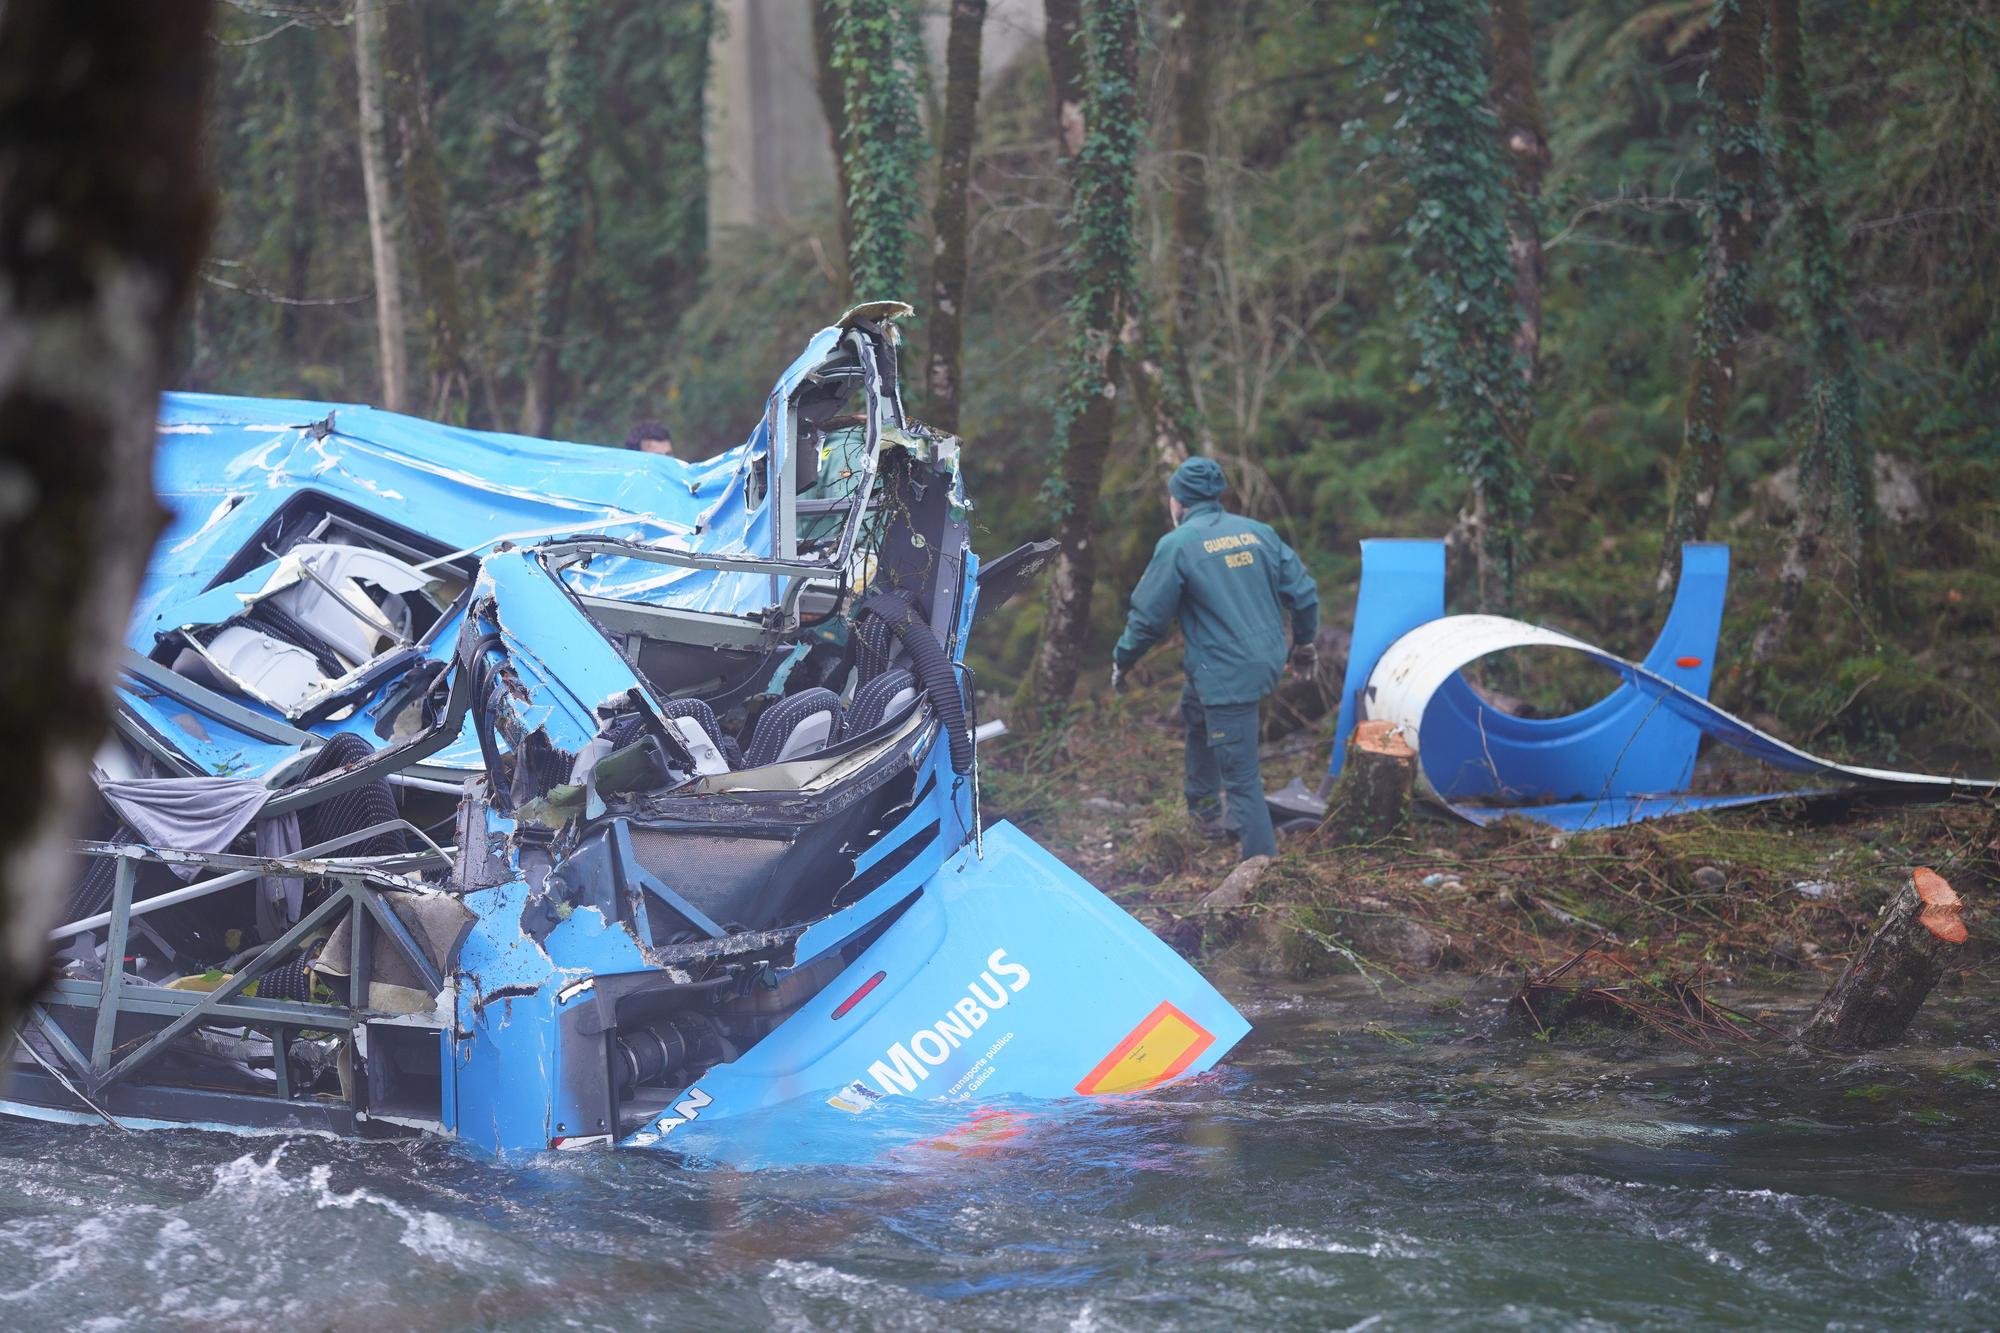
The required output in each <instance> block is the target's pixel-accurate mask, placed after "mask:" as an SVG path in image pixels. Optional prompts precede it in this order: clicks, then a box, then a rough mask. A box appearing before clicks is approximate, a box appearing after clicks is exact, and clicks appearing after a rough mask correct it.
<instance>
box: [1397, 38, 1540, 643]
mask: <svg viewBox="0 0 2000 1333" xmlns="http://www.w3.org/2000/svg"><path fill="white" fill-rule="evenodd" d="M1486 21H1487V13H1486V6H1485V4H1484V3H1482V2H1481V0H1406V3H1404V4H1402V5H1401V6H1399V7H1398V8H1397V10H1396V20H1395V22H1396V26H1395V32H1394V35H1393V38H1392V40H1391V42H1390V47H1389V57H1388V74H1389V78H1390V81H1391V83H1392V84H1393V85H1394V89H1395V91H1396V92H1397V93H1398V94H1399V95H1400V96H1401V98H1402V103H1403V108H1404V109H1403V115H1402V120H1401V122H1400V124H1401V126H1402V129H1403V133H1402V136H1401V139H1400V144H1399V147H1400V151H1401V154H1402V157H1403V159H1404V163H1405V168H1406V173H1407V175H1408V178H1409V181H1410V184H1411V186H1412V190H1413V193H1414V194H1415V196H1416V208H1415V210H1414V211H1413V212H1412V214H1411V215H1410V220H1409V222H1408V223H1407V231H1408V235H1409V244H1408V247H1407V249H1406V251H1405V254H1406V257H1407V258H1409V259H1410V260H1411V261H1412V262H1413V263H1414V265H1415V267H1416V269H1417V272H1418V274H1419V275H1420V282H1419V287H1418V293H1419V295H1418V300H1419V313H1418V316H1417V323H1416V337H1417V344H1418V348H1419V353H1420V356H1421V367H1422V369H1421V378H1422V380H1423V381H1424V382H1426V383H1428V384H1429V386H1430V387H1431V389H1432V391H1433V392H1434V393H1436V395H1437V400H1438V406H1439V407H1440V408H1441V409H1442V410H1443V412H1444V415H1445V423H1446V435H1445V438H1446V440H1447V442H1448V443H1449V445H1450V446H1451V449H1452V451H1453V452H1454V453H1455V454H1456V455H1457V456H1458V458H1459V460H1460V463H1461V466H1463V467H1464V469H1465V471H1466V473H1467V475H1468V476H1469V477H1470V478H1471V482H1472V497H1471V498H1472V505H1471V509H1472V527H1473V540H1474V557H1475V563H1476V565H1477V568H1478V581H1479V606H1480V609H1481V610H1485V611H1495V612H1505V611H1508V610H1510V609H1511V608H1512V606H1513V603H1514V585H1515V580H1516V576H1517V572H1518V566H1519V562H1520V541H1521V530H1522V528H1523V527H1524V526H1525V525H1526V523H1527V520H1528V516H1529V502H1530V497H1531V491H1530V486H1529V480H1528V470H1527V467H1526V465H1525V464H1524V462H1523V455H1524V454H1525V452H1526V450H1527V441H1528V432H1529V428H1530V426H1531V424H1532V419H1533V400H1532V398H1531V397H1530V395H1529V390H1528V382H1527V379H1526V377H1525V375H1524V374H1523V368H1522V366H1521V364H1520V361H1519V357H1518V356H1517V354H1516V352H1515V342H1514V339H1515V335H1516V333H1517V332H1518V330H1519V318H1518V314H1517V310H1518V307H1517V304H1516V302H1517V296H1516V291H1515V286H1514V278H1515V270H1514V261H1513V254H1512V250H1511V244H1510V241H1511V238H1510V237H1509V235H1508V231H1507V210H1508V199H1509V194H1510V191H1509V186H1508V181H1509V177H1510V172H1509V170H1508V167H1507V164H1506V161H1505V160H1504V158H1503V157H1502V154H1501V145H1500V135H1499V132H1498V129H1497V126H1496V123H1495V118H1494V115H1493V112H1492V110H1491V109H1490V108H1489V107H1488V105H1487V95H1488V92H1489V91H1490V84H1489V81H1488V77H1487V72H1486V65H1487V30H1486Z"/></svg>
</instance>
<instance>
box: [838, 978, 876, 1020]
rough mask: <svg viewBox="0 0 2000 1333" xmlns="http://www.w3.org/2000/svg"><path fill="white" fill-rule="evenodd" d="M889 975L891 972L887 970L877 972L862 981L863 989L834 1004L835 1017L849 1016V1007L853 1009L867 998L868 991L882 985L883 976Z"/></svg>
mask: <svg viewBox="0 0 2000 1333" xmlns="http://www.w3.org/2000/svg"><path fill="white" fill-rule="evenodd" d="M888 975H889V974H888V973H887V972H877V973H876V974H875V975H874V976H872V977H870V978H868V980H866V981H864V982H862V983H861V989H859V990H857V991H855V992H854V994H852V995H850V996H848V997H847V998H846V999H844V1000H842V1001H841V1002H840V1003H839V1004H837V1005H835V1006H834V1010H833V1016H834V1017H835V1018H845V1017H846V1016H847V1011H848V1010H849V1009H852V1008H853V1007H854V1006H855V1005H857V1004H860V1003H861V1002H862V1001H863V1000H865V999H867V998H868V992H869V991H872V990H874V989H875V988H876V987H877V986H879V985H881V984H882V978H883V977H886V976H888Z"/></svg>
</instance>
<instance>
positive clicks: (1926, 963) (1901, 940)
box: [1799, 870, 1967, 1050]
mask: <svg viewBox="0 0 2000 1333" xmlns="http://www.w3.org/2000/svg"><path fill="white" fill-rule="evenodd" d="M1963 910H1964V905H1963V904H1962V903H1961V902H1960V900H1959V896H1958V895H1957V894H1956V893H1954V892H1953V891H1952V887H1951V885H1949V884H1947V883H1945V881H1944V877H1943V876H1941V875H1939V874H1937V873H1936V872H1934V871H1930V870H1918V871H1916V872H1914V873H1913V874H1912V875H1911V876H1910V883H1909V884H1908V885H1906V886H1905V887H1904V888H1903V889H1902V891H1901V892H1899V893H1898V894H1897V895H1896V896H1895V897H1894V898H1893V899H1891V900H1890V902H1889V905H1888V906H1887V907H1885V908H1884V909H1883V911H1882V919H1881V923H1880V924H1879V925H1877V926H1876V927H1875V933H1874V934H1872V935H1870V936H1869V937H1868V943H1867V944H1865V945H1863V946H1862V949H1861V952H1860V953H1859V954H1856V955H1855V958H1854V961H1853V962H1851V963H1849V964H1848V965H1847V971H1845V972H1843V973H1842V974H1841V976H1840V980H1838V981H1836V982H1834V983H1833V986H1832V988H1831V989H1830V990H1828V991H1827V993H1826V998H1825V999H1823V1000H1821V1001H1820V1002H1819V1008H1817V1009H1815V1010H1814V1011H1813V1016H1812V1017H1811V1018H1810V1019H1808V1020H1807V1021H1806V1025H1805V1028H1804V1030H1803V1031H1802V1032H1800V1034H1799V1037H1800V1040H1802V1041H1805V1042H1807V1043H1809V1044H1811V1045H1814V1046H1826V1047H1831V1048H1835V1049H1850V1050H1852V1049H1865V1048H1868V1047H1873V1046H1885V1045H1887V1044H1888V1043H1890V1042H1892V1041H1895V1040H1896V1039H1897V1038H1898V1037H1901V1036H1902V1035H1903V1033H1904V1032H1906V1031H1907V1030H1908V1029H1909V1026H1910V1022H1911V1020H1912V1019H1914V1018H1915V1017H1916V1016H1917V1010H1918V1009H1919V1008H1921V1007H1922V1006H1923V1003H1924V1000H1925V998H1926V997H1928V996H1929V995H1930V993H1931V989H1932V988H1933V987H1934V986H1936V985H1937V983H1938V979H1939V978H1940V977H1942V976H1943V975H1944V969H1945V966H1946V964H1948V963H1949V962H1950V961H1951V960H1952V958H1953V956H1954V955H1955V954H1956V953H1958V952H1959V946H1960V945H1962V944H1964V943H1965V941H1966V938H1967V931H1966V928H1965V921H1964V919H1963V916H1962V912H1963Z"/></svg>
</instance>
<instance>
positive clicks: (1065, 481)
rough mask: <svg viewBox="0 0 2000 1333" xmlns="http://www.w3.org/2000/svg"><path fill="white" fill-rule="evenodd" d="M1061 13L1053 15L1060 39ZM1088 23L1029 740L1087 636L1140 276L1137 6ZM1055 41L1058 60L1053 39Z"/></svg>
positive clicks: (1028, 702) (1097, 14) (1066, 693)
mask: <svg viewBox="0 0 2000 1333" xmlns="http://www.w3.org/2000/svg"><path fill="white" fill-rule="evenodd" d="M1061 3H1062V0H1056V3H1051V4H1050V6H1049V9H1050V14H1049V19H1050V29H1051V33H1052V34H1053V30H1054V27H1055V22H1056V19H1057V14H1056V12H1055V11H1056V10H1057V9H1058V8H1059V7H1060V5H1061ZM1082 22H1083V36H1084V43H1085V52H1086V55H1087V59H1088V61H1089V77H1088V79H1087V81H1084V82H1085V86H1086V88H1087V92H1086V95H1085V101H1084V103H1083V105H1082V107H1081V119H1080V121H1078V122H1077V124H1078V128H1079V129H1080V130H1081V131H1082V134H1081V138H1080V140H1079V141H1078V147H1077V149H1076V151H1075V152H1074V153H1073V154H1070V153H1068V152H1067V150H1066V151H1065V155H1066V156H1068V157H1069V160H1070V162H1071V201H1070V216H1069V232H1070V238H1069V245H1070V251H1069V264H1070V269H1071V271H1072V273H1073V274H1074V278H1075V283H1076V290H1075V294H1074V295H1073V296H1072V297H1071V298H1070V302H1069V312H1068V313H1069V328H1070V332H1069V342H1068V346H1067V349H1066V352H1065V355H1066V357H1067V360H1068V365H1067V366H1066V367H1065V375H1064V383H1063V390H1062V398H1061V401H1060V402H1059V404H1058V406H1057V414H1056V450H1057V455H1056V459H1055V467H1054V469H1053V473H1054V475H1053V476H1052V477H1051V479H1050V483H1049V485H1048V486H1047V487H1046V494H1047V496H1048V499H1049V501H1050V505H1051V508H1052V509H1053V510H1054V512H1055V513H1056V514H1057V515H1058V516H1059V520H1058V527H1057V536H1058V537H1059V538H1060V540H1061V541H1062V551H1061V554H1060V555H1058V556H1057V558H1056V567H1055V572H1054V574H1053V575H1052V576H1051V578H1050V579H1049V591H1048V600H1047V609H1046V612H1045V614H1044V616H1043V619H1042V634H1041V642H1040V643H1039V645H1038V646H1037V648H1036V651H1035V659H1034V663H1033V665H1032V666H1031V667H1030V669H1029V673H1028V677H1027V679H1026V680H1025V681H1023V682H1022V684H1021V691H1020V695H1019V697H1018V699H1017V701H1016V702H1017V706H1016V708H1015V710H1014V715H1015V720H1016V722H1017V724H1018V725H1020V726H1021V727H1022V728H1023V729H1024V730H1029V731H1032V730H1038V729H1040V728H1042V727H1044V726H1046V725H1048V724H1050V723H1051V722H1053V721H1054V720H1055V719H1056V718H1058V717H1060V716H1061V713H1062V710H1063V709H1064V708H1065V707H1066V706H1067V705H1068V702H1069V697H1070V694H1071V692H1072V691H1073V690H1074V689H1075V688H1076V678H1077V674H1078V671H1079V669H1080V665H1081V660H1082V655H1083V649H1084V644H1085V642H1086V640H1087V639H1088V637H1089V632H1090V606H1091V592H1092V585H1093V583H1094V582H1095V580H1096V575H1097V551H1096V548H1095V544H1094V543H1095V540H1096V528H1097V504H1098V492H1099V489H1100V487H1101V486H1102V484H1103V480H1104V464H1105V459H1106V458H1107V457H1108V456H1109V454H1110V452H1111V431H1112V426H1113V424H1114V422H1115V420H1116V409H1117V381H1118V375H1119V370H1120V366H1119V362H1120V359H1121V356H1122V353H1121V350H1120V341H1119V338H1120V332H1121V329H1120V325H1121V322H1122V321H1123V320H1124V319H1125V318H1126V316H1127V314H1128V313H1129V312H1130V310H1131V309H1132V293H1133V288H1134V283H1135V281H1136V274H1137V266H1138V254H1137V249H1138V246H1137V238H1136V237H1135V236H1134V234H1133V203H1134V192H1135V182H1134V168H1135V166H1136V163H1137V161H1138V155H1139V141H1140V138H1141V137H1142V135H1143V133H1144V126H1143V124H1142V122H1141V119H1140V113H1139V95H1138V66H1139V14H1138V6H1137V3H1136V0H1086V2H1085V4H1084V6H1083V11H1082ZM1049 40H1050V43H1051V54H1052V55H1053V53H1054V43H1055V41H1056V39H1055V37H1054V36H1053V35H1051V37H1050V39H1049ZM1064 86H1065V84H1064V83H1063V82H1062V80H1061V79H1060V77H1059V79H1058V82H1057V88H1058V93H1057V96H1058V99H1059V101H1058V108H1059V109H1058V116H1057V129H1058V134H1060V135H1062V136H1063V138H1064V142H1065V144H1066V143H1067V135H1068V130H1069V126H1070V124H1071V120H1070V118H1069V117H1067V116H1066V115H1064V114H1062V112H1061V109H1060V108H1061V102H1060V98H1061V97H1062V95H1063V94H1062V91H1061V90H1062V89H1063V88H1064Z"/></svg>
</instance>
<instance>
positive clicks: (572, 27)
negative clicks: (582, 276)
mask: <svg viewBox="0 0 2000 1333" xmlns="http://www.w3.org/2000/svg"><path fill="white" fill-rule="evenodd" d="M587 12H588V11H587V9H586V0H549V5H548V20H547V31H548V52H549V61H548V81H547V84H546V85H545V87H544V91H543V96H542V109H543V122H542V147H541V152H540V153H539V154H538V155H537V156H536V159H535V166H536V170H537V173H538V174H539V176H540V178H541V183H540V185H539V187H538V188H537V190H536V197H535V205H534V273H533V277H532V283H533V292H532V296H531V307H530V313H529V326H530V328H529V332H530V336H531V338H532V340H533V351H532V356H531V360H530V362H529V366H528V390H527V396H526V402H525V403H524V404H523V406H522V408H521V433H522V434H524V435H547V434H548V433H549V431H550V430H551V429H552V428H553V426H554V424H555V416H556V409H557V407H558V405H559V404H558V397H559V395H560V393H561V380H562V344H563V330H564V328H565V327H566V326H567V324H568V322H569V296H570V287H571V285H572V284H571V278H572V275H573V274H574V273H575V271H576V259H577V252H578V250H579V248H580V244H581V236H582V231H583V194H584V190H583V165H584V151H583V149H584V126H585V124H586V123H587V122H588V120H589V104H590V87H589V77H590V76H589V70H588V68H587V66H586V62H585V60H584V55H583V34H584V28H585V24H586V17H585V16H586V14H587Z"/></svg>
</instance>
